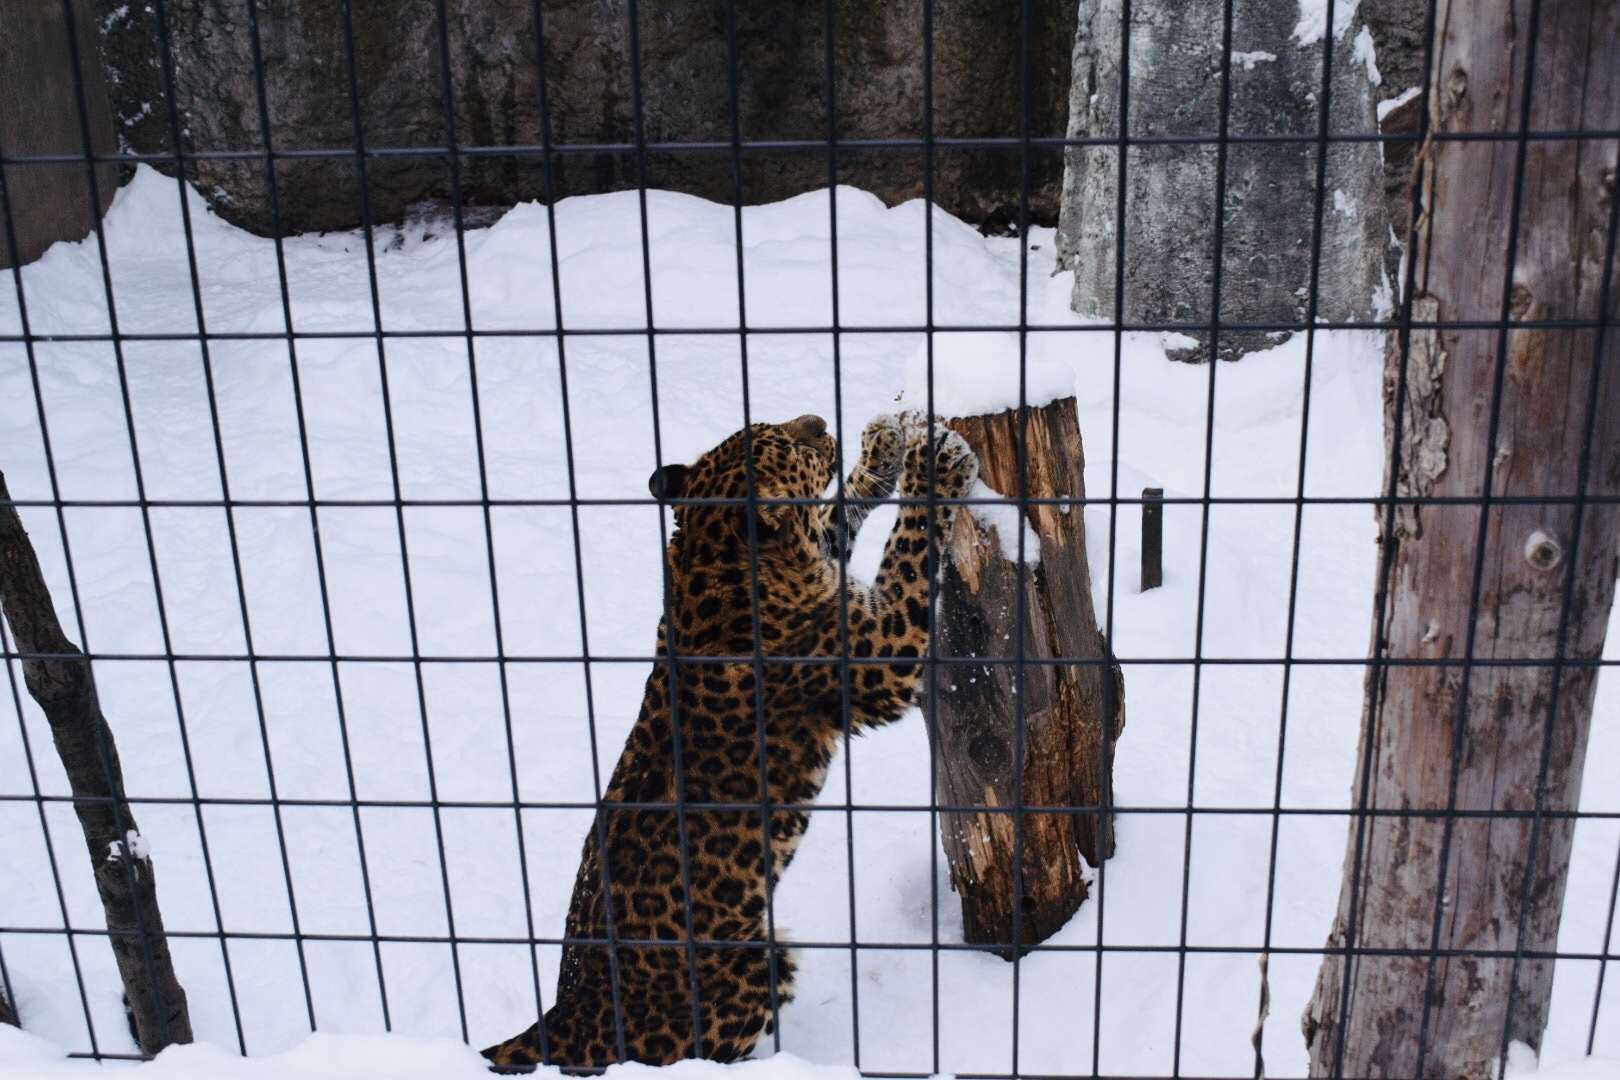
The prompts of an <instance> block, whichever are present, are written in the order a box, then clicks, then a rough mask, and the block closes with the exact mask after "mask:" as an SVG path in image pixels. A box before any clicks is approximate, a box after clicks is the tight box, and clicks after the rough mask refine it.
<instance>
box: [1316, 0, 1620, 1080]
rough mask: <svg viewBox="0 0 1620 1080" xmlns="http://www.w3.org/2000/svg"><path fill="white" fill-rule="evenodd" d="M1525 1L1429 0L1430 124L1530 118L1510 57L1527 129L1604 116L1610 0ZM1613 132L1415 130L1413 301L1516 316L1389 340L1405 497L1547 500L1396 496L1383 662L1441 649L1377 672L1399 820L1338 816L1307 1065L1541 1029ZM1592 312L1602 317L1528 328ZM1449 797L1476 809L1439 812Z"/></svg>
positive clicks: (1325, 1066) (1601, 554)
mask: <svg viewBox="0 0 1620 1080" xmlns="http://www.w3.org/2000/svg"><path fill="white" fill-rule="evenodd" d="M1531 11H1532V4H1531V3H1530V2H1529V0H1481V2H1480V3H1476V4H1466V5H1465V4H1457V3H1455V2H1452V0H1441V3H1440V4H1439V6H1438V8H1437V12H1436V19H1437V23H1436V28H1437V33H1436V50H1437V51H1436V61H1435V64H1434V71H1433V76H1432V78H1433V82H1432V85H1431V88H1430V89H1431V101H1432V117H1431V124H1432V126H1433V130H1434V131H1435V132H1436V133H1443V134H1451V135H1455V134H1467V133H1483V132H1491V133H1494V132H1503V131H1509V132H1511V131H1515V130H1519V129H1520V126H1521V110H1522V109H1523V107H1524V94H1525V92H1526V91H1525V87H1526V85H1527V79H1528V82H1529V85H1531V86H1533V90H1532V91H1531V99H1530V109H1529V126H1530V129H1531V130H1540V131H1583V130H1584V131H1608V132H1612V131H1614V130H1615V128H1616V127H1620V57H1617V55H1616V53H1617V49H1616V42H1620V3H1616V2H1615V0H1586V2H1583V3H1578V4H1573V5H1567V6H1563V7H1560V8H1559V9H1558V11H1557V13H1556V14H1554V13H1552V12H1550V11H1549V10H1548V9H1545V8H1544V9H1543V12H1544V13H1543V16H1542V18H1541V22H1540V25H1539V27H1536V28H1534V30H1532V26H1531V18H1532V15H1531ZM1532 32H1534V33H1535V34H1536V37H1537V40H1536V43H1535V48H1534V67H1533V70H1527V68H1529V67H1530V64H1529V60H1530V55H1531V52H1532V50H1531V48H1530V40H1531V34H1532ZM1616 149H1617V148H1616V143H1615V141H1614V140H1613V139H1612V138H1608V139H1602V138H1599V139H1591V140H1578V139H1569V140H1532V141H1527V142H1525V143H1523V144H1520V143H1518V142H1516V141H1514V140H1506V141H1501V140H1498V141H1478V142H1462V141H1435V142H1432V143H1431V144H1430V145H1429V146H1428V147H1427V148H1426V150H1425V155H1426V160H1425V162H1424V164H1423V173H1422V176H1421V183H1420V187H1419V191H1420V194H1421V196H1422V198H1421V203H1420V213H1421V214H1422V215H1423V216H1422V217H1420V220H1419V226H1418V236H1419V241H1420V247H1419V251H1418V252H1417V254H1418V256H1419V258H1418V261H1417V264H1416V266H1417V272H1416V280H1415V286H1416V297H1417V299H1416V300H1415V301H1414V304H1413V309H1412V313H1411V314H1412V317H1413V319H1414V321H1420V322H1427V321H1442V322H1457V321H1466V320H1500V319H1504V318H1505V319H1507V320H1509V329H1508V332H1507V334H1506V350H1505V352H1504V351H1503V349H1502V348H1501V345H1502V336H1501V334H1500V333H1499V331H1498V330H1496V329H1452V328H1440V329H1433V330H1425V329H1417V328H1415V329H1414V330H1413V331H1412V336H1411V343H1410V348H1409V350H1407V353H1408V354H1407V356H1405V357H1404V358H1403V357H1402V355H1401V350H1400V348H1399V347H1398V345H1397V346H1396V347H1394V348H1392V349H1391V350H1390V353H1389V363H1388V367H1387V370H1386V377H1385V383H1386V391H1387V400H1386V404H1387V406H1388V408H1389V417H1388V423H1387V424H1386V438H1387V439H1388V440H1390V442H1391V443H1392V445H1391V446H1390V453H1392V454H1397V455H1398V462H1399V465H1398V468H1397V469H1396V470H1395V471H1396V476H1397V494H1399V495H1402V496H1433V497H1437V498H1456V497H1463V498H1467V499H1479V498H1481V497H1483V496H1485V495H1487V494H1488V495H1489V496H1490V497H1491V498H1492V499H1504V498H1515V497H1531V498H1535V499H1548V500H1549V501H1545V502H1516V503H1509V504H1502V503H1499V502H1492V503H1489V504H1488V505H1486V506H1484V507H1483V508H1482V507H1481V506H1480V505H1479V504H1469V503H1460V502H1459V503H1440V504H1427V505H1422V506H1408V507H1405V508H1403V509H1402V512H1401V513H1399V514H1398V515H1396V517H1395V519H1394V527H1393V530H1392V535H1387V536H1385V537H1384V540H1383V547H1384V552H1383V555H1384V559H1385V560H1387V562H1386V564H1385V570H1386V571H1387V573H1388V593H1387V601H1386V602H1385V607H1384V611H1385V615H1384V619H1383V623H1382V625H1380V626H1377V627H1375V638H1374V643H1373V645H1374V656H1375V658H1377V659H1384V660H1387V661H1391V662H1397V663H1398V662H1399V661H1405V660H1418V661H1447V662H1449V663H1446V664H1441V665H1430V666H1384V665H1374V666H1373V667H1372V668H1371V669H1370V672H1369V679H1368V712H1367V715H1366V716H1365V717H1364V720H1363V724H1364V728H1363V741H1362V756H1361V761H1360V763H1359V765H1358V772H1357V778H1356V789H1355V790H1356V791H1357V792H1358V793H1360V792H1361V791H1363V790H1365V799H1364V801H1363V800H1361V799H1360V797H1359V795H1358V805H1361V806H1363V807H1364V808H1365V809H1368V810H1374V811H1396V812H1399V813H1400V816H1375V817H1368V818H1362V819H1361V820H1359V821H1358V822H1356V823H1355V824H1353V826H1352V829H1351V833H1350V839H1349V844H1348V848H1347V852H1346V860H1345V877H1344V883H1343V886H1342V892H1341V898H1340V905H1339V911H1338V915H1337V917H1336V919H1335V923H1334V927H1333V930H1332V933H1331V936H1330V938H1329V940H1328V948H1329V949H1330V950H1346V949H1349V950H1352V951H1354V952H1355V953H1356V955H1355V958H1354V962H1353V964H1352V965H1351V966H1350V969H1349V970H1348V972H1347V971H1346V967H1345V959H1344V953H1343V952H1342V951H1341V952H1339V953H1337V954H1336V955H1329V956H1328V957H1327V958H1326V959H1325V961H1324V963H1323V965H1322V968H1321V971H1320V973H1319V976H1318V982H1317V987H1316V993H1315V995H1314V997H1313V999H1312V1001H1311V1004H1310V1006H1309V1007H1308V1009H1307V1010H1306V1013H1305V1017H1304V1030H1305V1036H1306V1041H1307V1042H1308V1043H1309V1045H1310V1050H1311V1070H1312V1072H1311V1074H1312V1075H1313V1076H1329V1075H1332V1076H1338V1075H1344V1076H1355V1077H1363V1076H1390V1077H1395V1076H1399V1077H1436V1078H1445V1080H1455V1078H1464V1080H1485V1078H1487V1077H1494V1076H1495V1075H1496V1068H1497V1063H1498V1059H1499V1057H1500V1055H1501V1053H1502V1050H1503V1047H1504V1043H1505V1040H1507V1039H1515V1040H1521V1041H1523V1042H1526V1043H1528V1044H1529V1045H1531V1046H1532V1047H1536V1046H1539V1044H1540V1041H1541V1034H1542V1030H1543V1028H1544V1026H1545V1023H1546V1017H1547V1006H1548V999H1549V996H1550V991H1551V986H1552V975H1553V964H1552V961H1550V960H1546V959H1538V958H1532V957H1523V958H1522V959H1520V960H1518V961H1517V962H1516V961H1515V959H1514V954H1515V951H1516V950H1519V949H1522V950H1524V951H1526V952H1528V953H1531V954H1534V953H1537V952H1543V953H1545V952H1551V951H1553V950H1554V948H1555V945H1556V942H1557V935H1558V922H1559V915H1560V911H1561V908H1562V904H1563V898H1564V887H1565V875H1566V872H1567V863H1568V856H1569V851H1570V843H1571V838H1572V832H1573V822H1572V821H1571V819H1569V818H1557V817H1555V818H1545V817H1541V818H1538V817H1536V815H1535V811H1537V810H1540V811H1543V812H1546V813H1558V812H1566V811H1572V810H1574V809H1575V808H1576V806H1577V802H1578V799H1579V795H1580V784H1581V769H1582V765H1583V762H1584V757H1585V751H1586V739H1587V732H1588V729H1589V726H1590V721H1591V713H1592V694H1593V689H1594V684H1595V680H1596V669H1595V668H1594V667H1591V666H1573V667H1568V666H1563V665H1562V664H1560V661H1561V660H1565V659H1569V660H1587V661H1589V660H1595V659H1597V658H1598V657H1599V656H1600V655H1601V654H1602V649H1603V637H1604V630H1605V627H1606V623H1607V618H1608V614H1609V608H1610V604H1611V602H1612V600H1613V595H1614V586H1615V574H1616V535H1617V529H1620V506H1617V505H1616V504H1614V503H1612V502H1610V503H1607V504H1605V503H1601V502H1586V501H1584V500H1585V499H1586V498H1590V497H1592V496H1603V497H1611V498H1612V496H1614V495H1615V494H1616V493H1617V492H1620V348H1617V339H1616V335H1615V333H1614V327H1613V322H1612V320H1613V319H1614V318H1615V316H1616V314H1617V306H1616V304H1615V293H1614V292H1613V291H1612V285H1606V281H1608V280H1609V279H1608V277H1606V274H1612V269H1613V267H1612V260H1613V258H1614V253H1613V251H1612V249H1611V248H1610V241H1611V239H1612V237H1613V233H1612V232H1611V231H1610V230H1611V228H1612V226H1611V215H1612V214H1613V213H1614V205H1613V199H1614V171H1615V162H1616ZM1520 154H1523V155H1524V160H1523V164H1522V168H1523V174H1522V182H1523V194H1522V198H1521V200H1520V202H1519V207H1518V209H1519V213H1520V214H1521V215H1522V216H1521V217H1520V219H1519V220H1518V223H1517V236H1516V237H1511V236H1510V230H1511V228H1512V226H1513V224H1514V201H1513V200H1514V191H1515V186H1516V182H1517V178H1518V170H1519V168H1520V163H1519V160H1518V159H1519V155H1520ZM1511 240H1516V241H1517V255H1516V258H1515V260H1514V262H1513V263H1512V266H1511V274H1512V277H1511V287H1510V288H1509V287H1508V282H1509V277H1508V275H1509V273H1510V266H1509V262H1508V260H1509V246H1510V241H1511ZM1606 263H1607V264H1608V269H1607V270H1606V266H1605V264H1606ZM1606 290H1608V291H1606ZM1504 292H1507V293H1508V294H1509V296H1508V299H1507V303H1506V305H1505V306H1506V308H1507V310H1506V311H1504V310H1503V308H1504V303H1503V300H1504ZM1605 306H1606V307H1607V310H1606V311H1605ZM1603 318H1607V319H1609V320H1611V322H1610V323H1609V325H1608V327H1606V328H1605V331H1604V332H1602V333H1600V331H1599V330H1598V329H1597V328H1593V327H1586V328H1580V327H1576V328H1556V327H1547V326H1537V325H1536V324H1537V323H1538V322H1542V321H1545V320H1600V319H1603ZM1403 359H1404V365H1403ZM1403 366H1404V371H1403V370H1402V369H1403ZM1397 406H1399V411H1400V413H1401V419H1400V423H1399V424H1396V423H1395V421H1394V413H1395V411H1396V407H1397ZM1498 409H1499V422H1498V424H1497V430H1496V434H1495V438H1494V440H1493V439H1492V438H1491V434H1490V430H1491V423H1492V415H1493V412H1496V411H1497V410H1498ZM1589 410H1591V411H1590V412H1589ZM1589 416H1590V417H1592V418H1594V423H1595V428H1594V430H1593V431H1592V441H1591V444H1590V447H1589V448H1588V446H1587V444H1586V436H1587V431H1588V417H1589ZM1487 478H1488V484H1489V486H1488V488H1487ZM1481 514H1483V515H1484V518H1483V520H1482V519H1481ZM1476 568H1477V569H1476ZM1476 573H1478V575H1479V576H1478V579H1477V580H1478V586H1477V587H1478V605H1477V607H1473V606H1472V605H1471V603H1470V600H1471V597H1472V596H1473V593H1474V589H1475V587H1476V586H1475V581H1476ZM1470 660H1479V661H1517V662H1519V663H1518V664H1516V665H1514V666H1507V665H1493V666H1480V665H1478V664H1472V663H1469V662H1468V661H1470ZM1525 661H1530V662H1531V663H1528V664H1526V663H1524V662H1525ZM1544 761H1545V780H1544V782H1543V771H1542V770H1543V762H1544ZM1451 808H1455V809H1456V810H1457V811H1462V812H1466V813H1468V814H1470V815H1474V816H1468V817H1459V818H1452V819H1450V820H1449V821H1448V820H1447V812H1448V810H1449V809H1451ZM1493 812H1498V813H1502V814H1504V815H1513V816H1500V817H1493V816H1488V815H1490V814H1492V813H1493ZM1448 845H1449V846H1448ZM1521 924H1522V927H1523V936H1522V937H1521V935H1520V927H1521ZM1361 950H1388V951H1391V952H1393V955H1391V954H1389V953H1384V954H1369V953H1367V952H1362V951H1361ZM1414 954H1415V955H1414ZM1346 993H1348V998H1346V997H1345V995H1346ZM1425 1018H1426V1019H1427V1032H1426V1035H1425V1034H1424V1022H1425ZM1341 1023H1342V1028H1341ZM1341 1045H1342V1060H1341V1059H1340V1052H1341V1051H1340V1048H1341Z"/></svg>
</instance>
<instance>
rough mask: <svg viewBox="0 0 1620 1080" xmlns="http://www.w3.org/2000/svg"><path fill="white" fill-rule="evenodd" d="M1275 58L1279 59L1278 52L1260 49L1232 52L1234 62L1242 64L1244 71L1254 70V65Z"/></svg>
mask: <svg viewBox="0 0 1620 1080" xmlns="http://www.w3.org/2000/svg"><path fill="white" fill-rule="evenodd" d="M1275 59H1277V54H1276V53H1269V52H1264V51H1262V50H1259V49H1256V50H1255V51H1253V52H1234V53H1233V54H1232V63H1234V64H1242V65H1243V70H1244V71H1253V70H1254V65H1256V64H1260V63H1269V62H1271V61H1273V60H1275Z"/></svg>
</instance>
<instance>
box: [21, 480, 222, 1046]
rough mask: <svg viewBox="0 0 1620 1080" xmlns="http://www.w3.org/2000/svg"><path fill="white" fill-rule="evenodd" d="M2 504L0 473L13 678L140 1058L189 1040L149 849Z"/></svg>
mask: <svg viewBox="0 0 1620 1080" xmlns="http://www.w3.org/2000/svg"><path fill="white" fill-rule="evenodd" d="M10 500H11V493H10V492H9V491H8V490H7V489H6V480H5V477H4V476H3V475H0V609H3V610H4V613H5V618H6V622H7V623H9V624H10V626H11V633H12V639H13V640H14V641H15V642H16V645H17V651H18V652H19V653H21V654H22V655H23V658H24V659H23V682H24V683H26V684H27V686H28V692H29V693H30V694H31V695H33V697H34V700H35V701H37V702H38V703H39V707H40V709H41V710H42V711H43V712H44V713H45V719H46V720H47V721H49V722H50V725H51V738H52V740H53V741H54V742H55V743H56V752H57V754H58V755H59V756H60V757H61V759H62V768H63V769H64V771H66V773H67V778H68V785H69V787H70V788H71V790H72V792H73V810H74V812H75V813H76V814H77V815H78V817H79V825H80V827H81V828H83V830H84V842H85V845H86V846H87V847H88V848H89V851H90V868H91V870H92V872H93V873H94V874H95V879H96V890H97V892H98V893H100V895H101V906H102V908H103V909H104V910H105V912H106V915H107V932H108V941H109V943H110V944H111V945H112V950H113V955H114V956H115V957H116V958H117V961H118V974H119V976H120V977H121V978H122V979H123V982H124V996H125V999H126V1002H127V1004H128V1008H129V1014H130V1019H131V1022H132V1027H133V1028H134V1031H135V1038H136V1041H137V1042H138V1043H139V1044H140V1048H141V1052H142V1053H143V1054H156V1053H157V1052H158V1051H159V1050H162V1049H163V1048H164V1047H165V1046H168V1045H170V1044H171V1043H188V1042H190V1041H191V1015H190V1012H189V1011H188V1009H187V1007H186V993H185V991H184V990H182V989H181V987H180V980H179V979H177V978H176V977H175V974H174V964H173V962H172V961H171V959H170V957H169V943H168V939H167V938H165V937H164V936H163V915H162V914H161V913H160V912H159V911H158V902H157V878H156V872H155V870H154V868H153V866H152V858H151V853H150V852H149V851H148V850H147V846H146V840H145V838H144V837H142V836H141V832H140V827H139V826H137V825H136V824H135V816H134V814H133V813H132V811H131V808H130V805H129V802H128V800H127V799H126V798H125V797H124V774H123V769H122V768H121V767H120V766H119V763H118V748H117V746H115V745H114V744H113V736H112V731H111V730H110V729H109V728H108V727H107V720H106V718H105V717H104V716H102V714H101V704H100V702H99V701H97V699H96V683H95V679H94V678H93V677H92V676H91V674H90V665H89V662H88V661H87V660H86V659H85V658H84V654H83V653H81V652H80V651H79V649H78V647H77V646H75V645H74V644H73V643H72V642H71V641H69V640H68V639H67V635H65V634H63V633H62V626H61V624H60V623H59V622H58V621H57V618H56V608H55V607H54V605H53V604H52V603H51V594H50V592H49V590H48V589H47V588H46V587H45V577H44V575H43V574H41V573H40V570H39V559H38V558H37V557H36V556H35V554H34V546H33V544H32V543H31V542H30V541H29V539H28V534H27V533H26V532H25V531H24V530H23V527H22V520H21V518H19V517H18V516H17V508H16V507H15V506H13V505H12V504H11V501H10Z"/></svg>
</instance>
